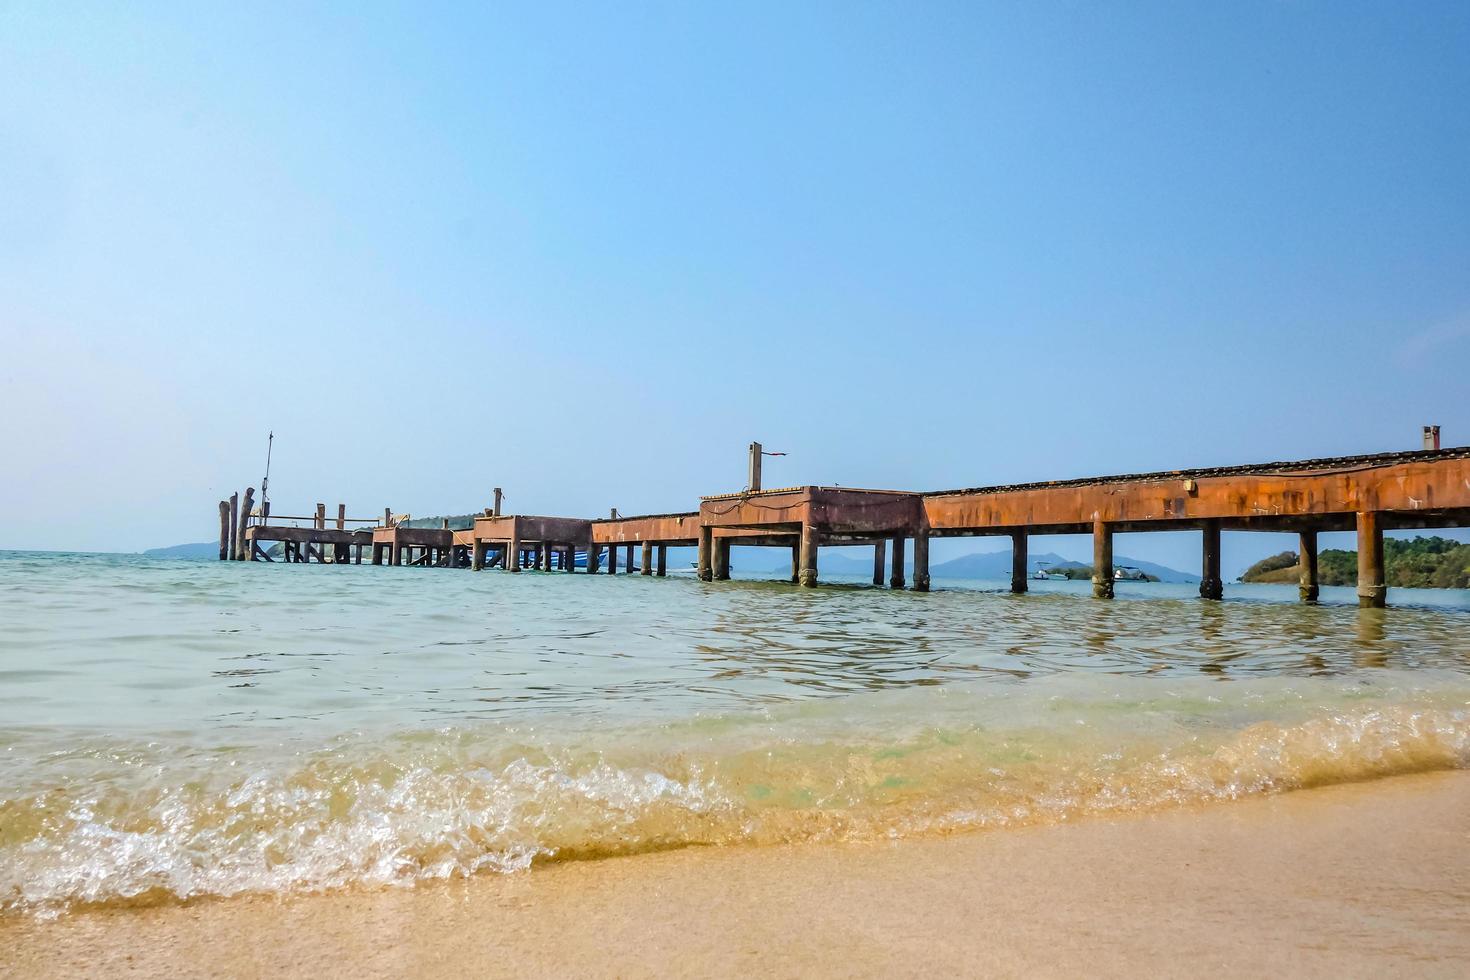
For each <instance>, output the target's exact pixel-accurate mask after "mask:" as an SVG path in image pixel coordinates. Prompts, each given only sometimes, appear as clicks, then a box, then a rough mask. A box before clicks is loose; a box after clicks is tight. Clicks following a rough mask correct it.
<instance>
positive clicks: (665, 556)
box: [657, 544, 669, 578]
mask: <svg viewBox="0 0 1470 980" xmlns="http://www.w3.org/2000/svg"><path fill="white" fill-rule="evenodd" d="M657 574H658V577H659V578H663V577H665V576H666V575H668V574H669V546H668V545H666V544H661V545H659V546H658V572H657Z"/></svg>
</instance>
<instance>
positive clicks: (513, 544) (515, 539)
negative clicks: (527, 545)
mask: <svg viewBox="0 0 1470 980" xmlns="http://www.w3.org/2000/svg"><path fill="white" fill-rule="evenodd" d="M511 523H512V524H519V523H520V521H518V520H512V521H511ZM505 554H506V559H505V570H506V571H508V572H519V571H520V570H521V536H520V535H519V534H517V533H516V532H514V531H512V532H511V538H510V540H509V541H507V542H506V544H505Z"/></svg>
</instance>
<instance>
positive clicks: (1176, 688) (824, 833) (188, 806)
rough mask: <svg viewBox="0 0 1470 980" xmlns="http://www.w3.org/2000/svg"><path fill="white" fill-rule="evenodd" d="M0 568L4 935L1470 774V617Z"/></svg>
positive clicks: (1053, 587)
mask: <svg viewBox="0 0 1470 980" xmlns="http://www.w3.org/2000/svg"><path fill="white" fill-rule="evenodd" d="M938 584H939V585H940V586H941V588H939V590H937V591H935V592H932V593H930V594H927V595H921V594H914V593H906V592H891V591H889V590H886V589H874V588H868V587H863V586H861V585H860V584H857V583H854V584H850V585H842V584H834V585H832V586H829V587H824V588H820V589H815V590H802V589H797V588H795V587H793V586H790V585H787V584H784V583H766V582H754V581H732V582H726V583H710V584H705V583H700V582H698V581H695V580H694V579H693V578H692V577H690V576H688V575H685V574H676V575H673V576H671V577H669V578H667V579H656V578H646V577H642V576H636V575H632V576H630V575H619V576H615V577H609V576H605V575H604V576H597V577H595V578H594V577H590V576H586V575H584V574H581V573H578V574H574V575H568V574H566V573H536V572H522V573H519V574H508V573H504V572H497V571H487V572H482V573H471V572H468V571H452V570H447V569H417V568H388V567H372V566H347V567H342V568H336V567H331V566H315V565H313V566H287V565H264V564H239V563H219V562H186V561H177V560H165V559H144V558H138V557H127V556H95V555H94V556H88V555H54V554H26V553H0V909H3V910H7V911H10V912H39V913H42V914H51V913H55V912H57V911H60V910H65V909H68V908H72V907H76V906H79V905H85V904H92V903H102V904H115V903H125V902H154V901H163V900H178V899H187V898H190V897H194V896H199V895H230V894H237V893H241V892H252V891H255V892H259V891H267V892H270V891H286V890H315V889H321V888H329V887H337V886H344V885H353V884H374V883H393V884H406V883H412V882H414V881H418V880H421V879H425V878H434V877H444V876H448V875H456V874H468V873H476V872H481V871H514V870H520V869H523V868H526V867H527V866H529V865H532V864H534V863H536V862H540V861H547V860H563V859H569V858H578V857H596V856H601V855H607V854H623V853H636V852H639V851H645V850H652V849H659V848H667V847H674V846H684V845H693V844H730V843H752V844H760V843H766V842H775V841H803V840H833V839H840V840H861V839H871V838H893V837H903V836H914V835H922V834H933V833H948V832H955V831H961V830H968V829H974V828H987V827H1002V826H1008V825H1014V824H1021V823H1030V822H1037V821H1052V820H1063V819H1072V818H1073V817H1075V816H1079V815H1083V814H1086V813H1092V812H1103V811H1112V810H1117V809H1132V808H1139V807H1156V806H1168V805H1174V804H1178V803H1183V802H1191V801H1197V800H1211V799H1225V798H1232V797H1236V796H1240V795H1245V794H1251V793H1259V792H1269V791H1275V790H1282V789H1290V788H1294V787H1297V786H1306V785H1317V784H1321V783H1326V782H1335V781H1343V780H1355V779H1364V778H1371V777H1374V776H1378V775H1386V774H1391V773H1396V772H1406V771H1416V770H1423V769H1434V768H1448V767H1461V766H1464V765H1466V764H1467V763H1470V593H1463V592H1455V593H1449V592H1427V591H1423V592H1420V591H1414V592H1411V591H1408V590H1396V591H1394V592H1393V593H1392V594H1391V596H1390V601H1391V602H1393V603H1394V604H1395V606H1394V608H1390V609H1388V610H1359V609H1358V608H1356V604H1355V600H1354V597H1353V594H1352V590H1350V589H1343V590H1334V589H1324V590H1323V591H1324V596H1323V598H1324V602H1323V604H1321V605H1319V606H1315V607H1307V606H1301V605H1298V604H1297V603H1296V602H1295V601H1294V600H1295V588H1294V587H1280V586H1240V585H1237V586H1231V587H1229V589H1228V593H1227V600H1226V601H1225V602H1222V603H1207V602H1203V601H1201V600H1199V599H1198V598H1197V597H1196V596H1195V595H1194V592H1193V588H1192V587H1188V586H1167V585H1160V584H1142V583H1140V584H1120V585H1119V587H1118V598H1117V599H1116V600H1114V601H1112V602H1103V601H1096V600H1093V599H1091V598H1090V597H1088V595H1087V592H1088V587H1087V585H1086V583H1033V585H1034V586H1035V589H1034V591H1033V592H1032V594H1030V595H1026V596H1011V595H1009V594H1008V593H1007V592H1006V591H1005V589H1004V583H985V582H940V583H938Z"/></svg>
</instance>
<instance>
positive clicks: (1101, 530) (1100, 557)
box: [1092, 520, 1113, 599]
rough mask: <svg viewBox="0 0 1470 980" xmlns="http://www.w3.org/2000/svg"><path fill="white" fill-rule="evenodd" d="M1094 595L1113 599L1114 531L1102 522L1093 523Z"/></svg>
mask: <svg viewBox="0 0 1470 980" xmlns="http://www.w3.org/2000/svg"><path fill="white" fill-rule="evenodd" d="M1092 594H1093V595H1094V596H1096V597H1097V598H1099V599H1111V598H1112V597H1113V529H1112V527H1110V526H1109V525H1108V524H1106V523H1104V522H1103V521H1100V520H1095V521H1093V522H1092Z"/></svg>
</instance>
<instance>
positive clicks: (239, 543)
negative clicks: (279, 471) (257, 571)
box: [235, 487, 255, 561]
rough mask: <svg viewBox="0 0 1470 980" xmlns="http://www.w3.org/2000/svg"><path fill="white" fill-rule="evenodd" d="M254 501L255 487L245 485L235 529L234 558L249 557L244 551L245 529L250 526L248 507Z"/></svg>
mask: <svg viewBox="0 0 1470 980" xmlns="http://www.w3.org/2000/svg"><path fill="white" fill-rule="evenodd" d="M254 503H255V488H254V487H246V488H245V497H244V499H243V500H241V501H240V526H239V527H238V528H237V529H236V532H235V533H236V534H237V535H238V537H237V538H236V539H235V560H236V561H244V560H245V559H246V558H248V557H249V555H248V554H246V551H245V529H246V528H247V527H249V526H250V508H251V507H253V506H254Z"/></svg>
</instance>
